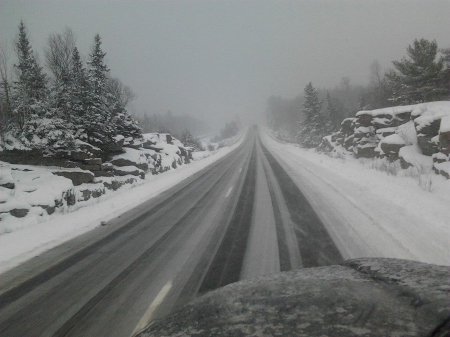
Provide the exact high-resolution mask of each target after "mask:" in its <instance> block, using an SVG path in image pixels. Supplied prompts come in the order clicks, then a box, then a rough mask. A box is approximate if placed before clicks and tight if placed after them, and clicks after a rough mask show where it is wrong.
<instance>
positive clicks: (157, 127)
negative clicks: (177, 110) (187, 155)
mask: <svg viewBox="0 0 450 337" xmlns="http://www.w3.org/2000/svg"><path fill="white" fill-rule="evenodd" d="M136 119H137V120H138V121H139V126H140V127H141V128H142V130H143V132H161V133H170V134H172V135H173V136H175V137H176V138H180V137H181V135H182V134H183V132H184V131H186V130H189V131H190V132H192V133H193V134H195V135H199V134H202V133H206V132H208V126H207V124H206V123H205V122H203V121H202V120H200V119H198V118H195V117H193V116H190V115H188V114H184V115H176V114H174V113H172V112H171V111H170V110H169V111H167V113H165V114H153V115H148V114H145V115H143V116H136Z"/></svg>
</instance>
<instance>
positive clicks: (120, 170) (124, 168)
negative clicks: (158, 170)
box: [113, 166, 145, 179]
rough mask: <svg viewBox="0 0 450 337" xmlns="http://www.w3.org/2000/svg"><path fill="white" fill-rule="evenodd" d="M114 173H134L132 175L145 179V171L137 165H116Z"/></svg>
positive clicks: (123, 174) (121, 174) (117, 174)
mask: <svg viewBox="0 0 450 337" xmlns="http://www.w3.org/2000/svg"><path fill="white" fill-rule="evenodd" d="M113 173H114V175H116V176H126V175H132V176H136V177H141V178H142V179H145V172H144V171H142V170H141V169H139V168H137V167H136V166H121V167H114V169H113Z"/></svg>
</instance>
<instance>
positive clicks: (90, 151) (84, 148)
mask: <svg viewBox="0 0 450 337" xmlns="http://www.w3.org/2000/svg"><path fill="white" fill-rule="evenodd" d="M77 147H78V149H77V150H75V151H71V153H70V157H71V158H72V159H73V160H76V161H83V160H86V159H90V158H99V157H101V156H102V154H103V152H102V150H100V149H99V148H98V147H95V146H93V145H91V144H88V143H84V142H78V143H77Z"/></svg>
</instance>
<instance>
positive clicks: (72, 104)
mask: <svg viewBox="0 0 450 337" xmlns="http://www.w3.org/2000/svg"><path fill="white" fill-rule="evenodd" d="M69 75H70V80H69V90H68V98H67V101H68V106H69V109H70V117H69V118H70V121H71V122H72V124H73V127H74V132H75V138H77V139H80V140H83V141H87V140H88V139H87V134H86V130H85V127H86V124H87V123H88V122H87V119H88V118H87V115H86V114H87V111H88V106H89V83H88V80H87V74H86V69H85V68H84V66H83V63H82V61H81V57H80V54H79V52H78V49H77V48H76V47H74V49H73V51H72V61H71V68H70V73H69Z"/></svg>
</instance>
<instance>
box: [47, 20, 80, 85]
mask: <svg viewBox="0 0 450 337" xmlns="http://www.w3.org/2000/svg"><path fill="white" fill-rule="evenodd" d="M75 43H76V38H75V34H74V32H73V31H72V30H71V29H70V28H68V27H66V28H65V29H64V32H63V33H62V34H51V35H50V36H49V37H48V40H47V47H46V48H45V65H46V66H47V68H48V69H49V70H50V71H51V73H52V74H53V77H54V80H56V81H60V80H62V79H63V76H64V75H65V74H68V72H69V70H70V67H71V60H72V52H73V48H75Z"/></svg>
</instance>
